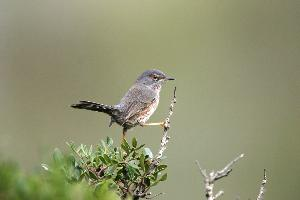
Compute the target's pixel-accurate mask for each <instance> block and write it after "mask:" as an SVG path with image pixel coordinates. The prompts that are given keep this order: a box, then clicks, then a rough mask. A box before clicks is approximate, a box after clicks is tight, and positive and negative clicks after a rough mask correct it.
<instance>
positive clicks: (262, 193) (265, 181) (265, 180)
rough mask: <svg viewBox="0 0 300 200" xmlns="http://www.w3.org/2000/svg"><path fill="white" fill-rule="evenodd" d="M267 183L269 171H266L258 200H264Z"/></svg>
mask: <svg viewBox="0 0 300 200" xmlns="http://www.w3.org/2000/svg"><path fill="white" fill-rule="evenodd" d="M266 183H267V170H266V169H264V178H263V180H262V182H261V185H260V189H259V193H258V196H257V198H256V200H263V199H264V194H265V185H266Z"/></svg>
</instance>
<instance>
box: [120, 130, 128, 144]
mask: <svg viewBox="0 0 300 200" xmlns="http://www.w3.org/2000/svg"><path fill="white" fill-rule="evenodd" d="M126 131H127V130H126V129H125V128H123V131H122V141H121V143H122V142H123V141H124V140H125V137H126Z"/></svg>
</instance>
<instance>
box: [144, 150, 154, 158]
mask: <svg viewBox="0 0 300 200" xmlns="http://www.w3.org/2000/svg"><path fill="white" fill-rule="evenodd" d="M144 153H145V155H146V156H148V157H149V158H153V153H152V151H151V150H150V149H149V148H144Z"/></svg>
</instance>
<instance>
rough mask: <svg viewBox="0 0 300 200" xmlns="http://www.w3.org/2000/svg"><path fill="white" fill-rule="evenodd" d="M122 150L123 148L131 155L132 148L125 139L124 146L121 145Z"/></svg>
mask: <svg viewBox="0 0 300 200" xmlns="http://www.w3.org/2000/svg"><path fill="white" fill-rule="evenodd" d="M121 148H122V149H123V150H124V151H125V152H126V153H127V154H129V153H130V150H131V148H130V146H129V144H128V142H127V141H126V140H125V139H124V140H123V142H122V144H121Z"/></svg>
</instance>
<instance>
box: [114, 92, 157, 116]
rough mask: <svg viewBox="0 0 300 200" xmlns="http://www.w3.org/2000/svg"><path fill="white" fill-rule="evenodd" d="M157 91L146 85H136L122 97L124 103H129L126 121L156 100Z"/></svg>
mask: <svg viewBox="0 0 300 200" xmlns="http://www.w3.org/2000/svg"><path fill="white" fill-rule="evenodd" d="M155 97H156V93H155V92H153V90H151V89H149V88H147V87H145V86H134V87H132V88H130V89H129V91H128V92H127V93H126V94H125V96H124V97H123V98H122V100H121V102H120V103H122V104H123V105H125V104H126V105H127V108H126V111H125V112H124V113H126V115H125V121H127V120H129V119H130V118H131V117H133V116H134V115H136V114H137V113H140V112H142V111H143V110H145V109H147V108H148V107H149V106H150V105H151V104H152V103H153V101H155Z"/></svg>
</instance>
